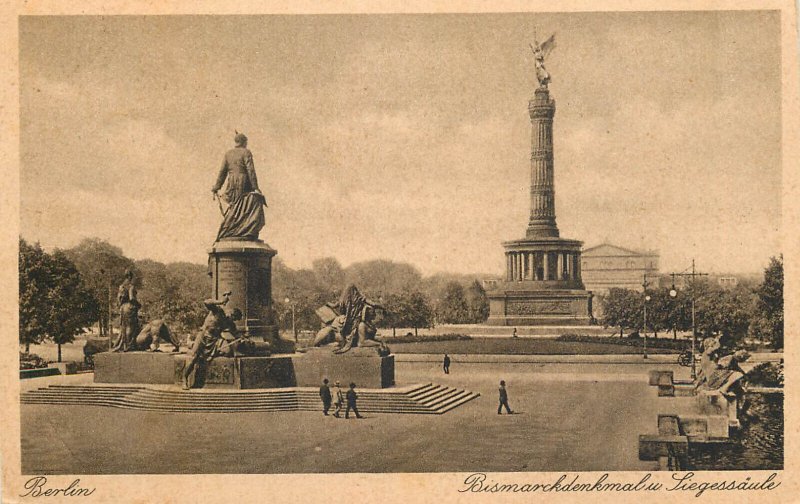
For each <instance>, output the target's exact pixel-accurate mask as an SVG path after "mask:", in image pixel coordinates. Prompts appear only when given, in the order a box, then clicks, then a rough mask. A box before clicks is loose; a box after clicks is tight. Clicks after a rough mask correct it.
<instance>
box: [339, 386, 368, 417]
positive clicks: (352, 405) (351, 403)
mask: <svg viewBox="0 0 800 504" xmlns="http://www.w3.org/2000/svg"><path fill="white" fill-rule="evenodd" d="M356 399H358V394H356V384H355V383H351V384H350V390H348V391H347V408H346V409H345V410H344V417H345V418H350V410H351V409H352V410H353V412H354V413H355V414H356V418H364V417H362V416H361V415H360V414H359V413H358V408H357V407H356Z"/></svg>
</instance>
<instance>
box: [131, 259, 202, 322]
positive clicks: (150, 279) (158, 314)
mask: <svg viewBox="0 0 800 504" xmlns="http://www.w3.org/2000/svg"><path fill="white" fill-rule="evenodd" d="M135 265H136V268H137V270H138V271H139V273H140V283H141V287H140V288H139V301H140V303H141V304H142V310H141V311H140V317H141V318H142V319H143V320H144V319H149V320H154V319H162V320H164V321H165V322H166V323H167V325H169V326H170V328H172V329H173V330H174V331H176V332H178V333H187V332H193V331H195V330H196V329H197V328H198V327H200V325H201V324H202V323H203V319H204V318H205V315H206V310H205V308H204V307H203V303H202V301H203V299H206V298H208V297H209V295H210V293H211V282H210V279H209V275H208V269H207V267H205V266H202V265H199V264H189V263H170V264H166V265H165V264H162V263H160V262H156V261H151V260H149V259H145V260H142V261H136V263H135Z"/></svg>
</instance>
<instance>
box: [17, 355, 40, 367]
mask: <svg viewBox="0 0 800 504" xmlns="http://www.w3.org/2000/svg"><path fill="white" fill-rule="evenodd" d="M46 367H47V361H45V360H44V359H42V358H41V357H39V356H38V355H36V354H32V353H26V352H20V353H19V368H20V369H39V368H46Z"/></svg>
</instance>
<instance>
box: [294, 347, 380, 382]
mask: <svg viewBox="0 0 800 504" xmlns="http://www.w3.org/2000/svg"><path fill="white" fill-rule="evenodd" d="M292 361H293V364H294V372H295V377H296V378H297V386H299V387H316V386H319V384H320V383H322V379H323V378H327V379H328V380H330V382H331V383H335V382H337V381H338V382H340V383H341V384H342V386H346V385H347V384H349V383H350V382H354V383H356V385H357V386H358V387H360V388H386V387H391V386H393V385H394V355H389V356H386V357H380V356H379V355H378V354H377V352H376V350H375V349H374V348H353V349H352V350H350V351H349V352H347V353H344V354H341V355H337V354H334V353H333V352H332V351H331V348H330V347H323V348H313V349H310V350H309V351H308V352H306V353H304V354H301V355H299V356H297V357H294V358H293V359H292Z"/></svg>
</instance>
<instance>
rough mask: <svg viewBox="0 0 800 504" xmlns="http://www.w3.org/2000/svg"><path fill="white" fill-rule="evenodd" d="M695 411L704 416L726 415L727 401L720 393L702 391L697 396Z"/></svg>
mask: <svg viewBox="0 0 800 504" xmlns="http://www.w3.org/2000/svg"><path fill="white" fill-rule="evenodd" d="M696 400H697V409H698V411H699V412H700V413H702V414H704V415H727V414H728V400H727V398H725V396H723V395H722V394H721V393H719V392H717V391H713V390H702V391H700V392H699V393H698V394H697V399H696Z"/></svg>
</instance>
